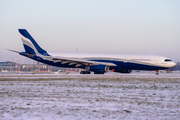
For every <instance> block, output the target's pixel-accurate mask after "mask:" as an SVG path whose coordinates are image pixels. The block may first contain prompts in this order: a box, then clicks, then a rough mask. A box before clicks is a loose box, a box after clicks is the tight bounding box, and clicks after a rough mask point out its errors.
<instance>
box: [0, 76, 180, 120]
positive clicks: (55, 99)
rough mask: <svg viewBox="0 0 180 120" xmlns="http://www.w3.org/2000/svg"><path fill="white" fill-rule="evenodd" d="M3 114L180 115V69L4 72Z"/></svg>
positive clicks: (50, 119) (49, 118)
mask: <svg viewBox="0 0 180 120" xmlns="http://www.w3.org/2000/svg"><path fill="white" fill-rule="evenodd" d="M0 119H1V120H7V119H13V120H16V119H17V120H19V119H32V120H39V119H45V120H55V119H57V120H58V119H66V120H68V119H78V120H79V119H91V120H96V119H107V120H109V119H115V120H116V119H127V120H129V119H180V74H174V73H171V74H160V75H159V76H158V75H154V74H135V73H133V74H112V73H108V74H105V75H93V74H92V75H79V74H69V75H65V74H58V75H54V74H50V75H49V74H34V75H31V74H0Z"/></svg>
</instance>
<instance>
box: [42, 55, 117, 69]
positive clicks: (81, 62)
mask: <svg viewBox="0 0 180 120" xmlns="http://www.w3.org/2000/svg"><path fill="white" fill-rule="evenodd" d="M42 58H43V59H46V60H51V61H54V63H57V62H61V64H67V63H68V64H69V65H76V66H75V67H78V66H93V65H107V66H116V64H114V63H108V62H97V61H89V60H83V59H73V58H65V57H52V56H43V57H42Z"/></svg>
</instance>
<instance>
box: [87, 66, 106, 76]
mask: <svg viewBox="0 0 180 120" xmlns="http://www.w3.org/2000/svg"><path fill="white" fill-rule="evenodd" d="M89 70H90V71H93V72H94V74H104V73H105V72H108V71H109V66H107V65H94V66H90V68H89Z"/></svg>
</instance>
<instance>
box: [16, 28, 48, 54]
mask: <svg viewBox="0 0 180 120" xmlns="http://www.w3.org/2000/svg"><path fill="white" fill-rule="evenodd" d="M19 33H20V35H21V39H22V42H23V45H24V49H25V51H26V52H27V53H29V54H35V55H38V54H41V55H48V53H47V52H46V51H45V50H43V49H42V48H41V47H40V46H39V45H38V44H37V43H36V41H35V40H34V39H33V38H32V36H31V35H30V34H29V33H28V31H27V30H26V29H19Z"/></svg>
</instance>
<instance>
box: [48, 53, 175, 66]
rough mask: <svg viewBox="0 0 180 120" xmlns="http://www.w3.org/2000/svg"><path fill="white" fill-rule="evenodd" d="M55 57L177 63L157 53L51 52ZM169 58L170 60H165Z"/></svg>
mask: <svg viewBox="0 0 180 120" xmlns="http://www.w3.org/2000/svg"><path fill="white" fill-rule="evenodd" d="M49 54H50V55H51V56H54V57H65V58H74V59H83V60H94V61H99V60H100V61H101V60H107V61H109V62H111V61H121V62H123V63H135V64H142V65H149V66H157V67H165V68H171V67H173V66H175V63H174V62H172V61H171V60H170V58H167V57H163V56H157V55H131V54H97V53H49ZM165 60H169V61H165Z"/></svg>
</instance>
